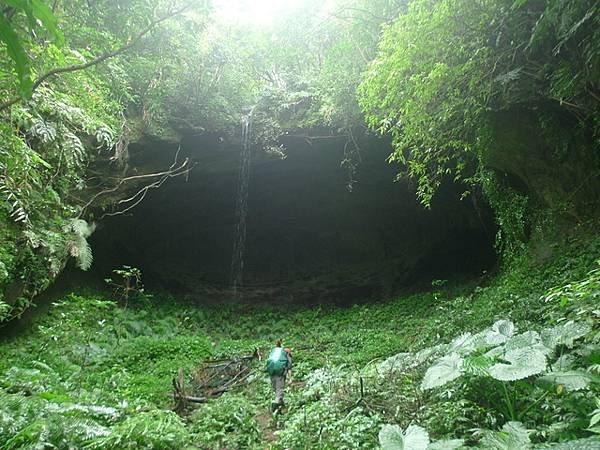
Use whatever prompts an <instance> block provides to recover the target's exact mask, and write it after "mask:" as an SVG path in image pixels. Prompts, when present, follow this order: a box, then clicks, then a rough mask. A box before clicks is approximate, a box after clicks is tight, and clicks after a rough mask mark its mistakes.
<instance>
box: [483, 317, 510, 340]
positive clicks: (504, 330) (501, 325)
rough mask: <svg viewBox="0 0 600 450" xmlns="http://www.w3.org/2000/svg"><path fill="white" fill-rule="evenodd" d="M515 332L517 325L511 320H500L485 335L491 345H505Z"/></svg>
mask: <svg viewBox="0 0 600 450" xmlns="http://www.w3.org/2000/svg"><path fill="white" fill-rule="evenodd" d="M514 332H515V325H514V324H513V323H512V322H511V321H510V320H499V321H497V322H496V323H494V325H492V328H490V329H489V330H488V331H487V332H486V334H485V340H486V342H487V343H488V344H489V345H500V344H504V343H505V342H506V341H507V340H508V338H510V337H511V336H512V335H513V334H514Z"/></svg>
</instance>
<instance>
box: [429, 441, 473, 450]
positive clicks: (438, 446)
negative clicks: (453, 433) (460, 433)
mask: <svg viewBox="0 0 600 450" xmlns="http://www.w3.org/2000/svg"><path fill="white" fill-rule="evenodd" d="M463 444H464V441H463V440H462V439H447V440H445V441H437V442H432V443H431V444H429V445H428V446H427V450H456V449H459V448H462V446H463Z"/></svg>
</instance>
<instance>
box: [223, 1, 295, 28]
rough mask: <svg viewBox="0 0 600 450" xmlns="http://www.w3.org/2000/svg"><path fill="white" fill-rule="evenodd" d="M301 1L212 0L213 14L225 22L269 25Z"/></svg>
mask: <svg viewBox="0 0 600 450" xmlns="http://www.w3.org/2000/svg"><path fill="white" fill-rule="evenodd" d="M302 1H303V0H213V2H212V4H213V7H214V9H215V13H216V14H217V15H218V16H221V18H222V19H224V20H225V21H227V22H234V23H240V24H249V25H250V24H251V25H269V24H271V23H272V22H273V21H274V19H275V18H277V17H278V16H282V15H285V14H286V13H289V12H290V11H291V10H293V9H294V8H295V7H297V6H298V5H299V4H300V3H302Z"/></svg>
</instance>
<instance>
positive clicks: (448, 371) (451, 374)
mask: <svg viewBox="0 0 600 450" xmlns="http://www.w3.org/2000/svg"><path fill="white" fill-rule="evenodd" d="M463 363H464V360H463V359H462V357H461V356H460V355H459V354H458V353H450V354H449V355H446V356H444V357H442V358H440V359H438V360H437V361H436V363H435V364H434V365H433V366H431V367H430V368H429V369H427V372H425V377H424V378H423V382H422V383H421V388H422V389H433V388H436V387H440V386H443V385H444V384H446V383H449V382H450V381H452V380H455V379H456V378H458V377H460V376H461V375H462V373H463Z"/></svg>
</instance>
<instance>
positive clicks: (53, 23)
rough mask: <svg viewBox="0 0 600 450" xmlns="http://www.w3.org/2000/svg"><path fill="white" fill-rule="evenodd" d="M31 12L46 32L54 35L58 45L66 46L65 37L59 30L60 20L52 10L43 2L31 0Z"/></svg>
mask: <svg viewBox="0 0 600 450" xmlns="http://www.w3.org/2000/svg"><path fill="white" fill-rule="evenodd" d="M29 4H30V5H31V11H32V13H33V15H34V17H35V18H36V19H38V20H39V21H40V22H42V24H43V25H44V27H45V28H46V30H48V32H49V33H50V34H51V35H52V37H53V38H54V40H55V41H56V43H57V44H58V45H62V44H64V40H65V39H64V36H63V33H62V31H61V30H60V28H58V20H57V19H56V16H55V15H54V14H53V13H52V10H51V9H50V8H49V7H48V6H47V5H46V4H45V3H44V2H43V1H42V0H29Z"/></svg>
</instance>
